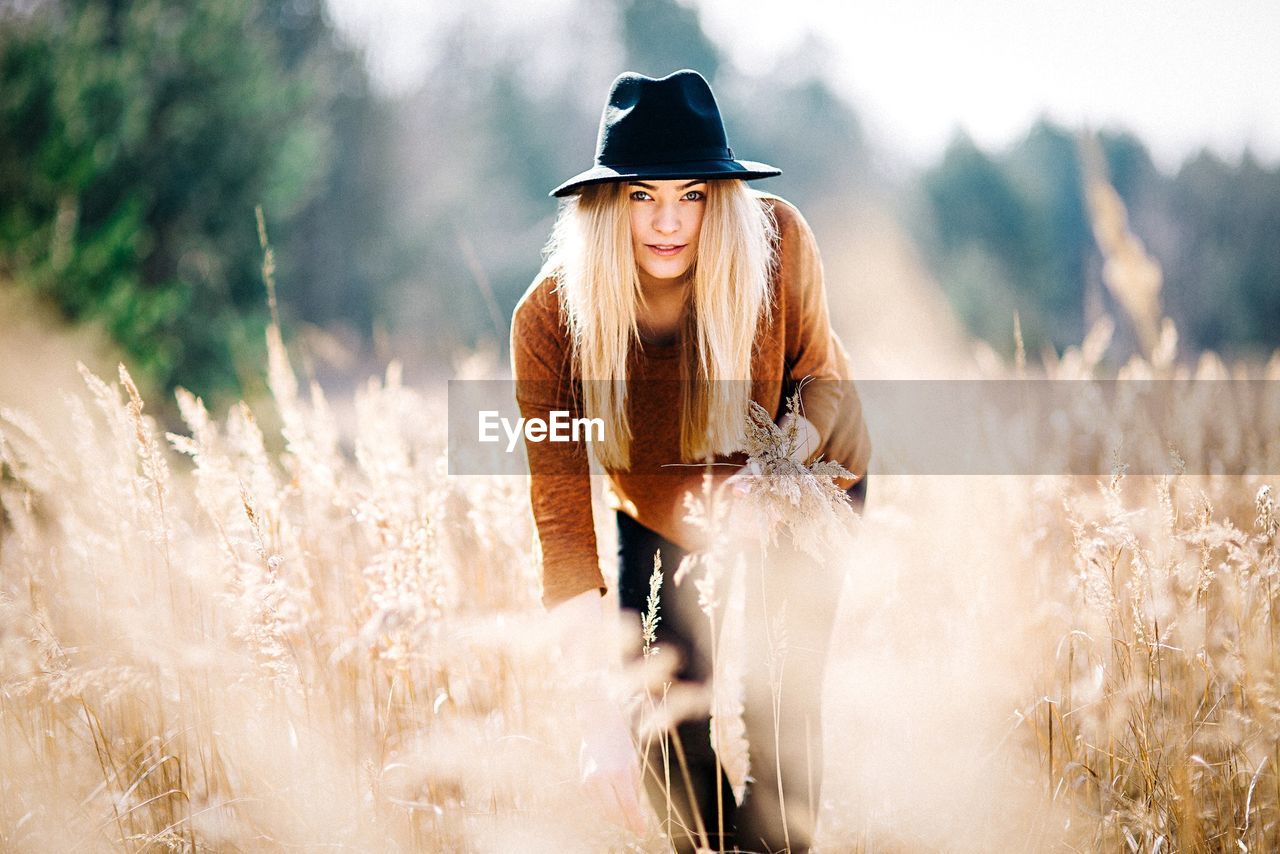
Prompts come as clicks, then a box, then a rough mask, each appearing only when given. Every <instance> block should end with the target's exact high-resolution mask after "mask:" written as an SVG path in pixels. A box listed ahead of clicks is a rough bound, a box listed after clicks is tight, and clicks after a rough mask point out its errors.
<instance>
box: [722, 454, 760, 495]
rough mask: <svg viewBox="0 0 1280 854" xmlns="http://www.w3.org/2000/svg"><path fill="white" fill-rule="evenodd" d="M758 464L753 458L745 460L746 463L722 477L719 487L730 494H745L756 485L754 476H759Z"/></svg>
mask: <svg viewBox="0 0 1280 854" xmlns="http://www.w3.org/2000/svg"><path fill="white" fill-rule="evenodd" d="M761 474H762V472H761V471H760V464H759V463H757V462H756V461H755V460H747V464H746V465H745V466H743V467H742V468H740V469H738V470H737V471H735V472H734V473H733V474H731V475H729V476H728V477H727V478H725V479H724V483H723V484H721V488H722V489H724V490H726V491H727V492H728V493H729V494H730V495H746V494H748V493H749V492H751V491H752V490H753V489H754V488H755V486H756V478H758V477H760V475H761Z"/></svg>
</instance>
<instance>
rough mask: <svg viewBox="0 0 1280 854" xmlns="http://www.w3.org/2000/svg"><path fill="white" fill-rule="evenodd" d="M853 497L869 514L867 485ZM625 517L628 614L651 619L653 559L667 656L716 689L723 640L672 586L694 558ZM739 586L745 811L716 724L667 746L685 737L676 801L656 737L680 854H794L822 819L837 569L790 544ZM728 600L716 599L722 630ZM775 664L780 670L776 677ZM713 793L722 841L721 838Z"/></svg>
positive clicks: (689, 723)
mask: <svg viewBox="0 0 1280 854" xmlns="http://www.w3.org/2000/svg"><path fill="white" fill-rule="evenodd" d="M848 496H849V500H850V502H851V503H852V504H853V506H854V509H855V510H856V511H858V512H859V513H861V512H862V508H863V506H864V503H865V500H866V478H865V477H864V478H863V479H862V480H860V481H859V482H858V483H857V484H855V485H854V486H853V487H851V488H850V489H849V491H848ZM617 515H618V559H619V573H618V596H619V602H620V604H621V606H622V607H623V608H628V609H631V610H634V611H637V612H640V613H643V612H644V610H645V608H646V599H647V597H648V595H649V577H650V575H651V574H652V572H653V556H654V552H660V553H661V558H662V573H663V581H662V591H661V594H660V607H659V611H658V616H659V620H658V625H657V629H656V645H657V646H658V647H659V649H660V650H663V652H662V653H660V654H666V655H673V654H674V655H676V656H678V657H679V660H680V662H681V663H680V666H679V668H678V669H677V671H676V674H675V678H677V679H679V680H685V681H689V682H694V683H704V684H706V685H707V686H708V687H710V682H711V676H712V667H711V663H712V658H711V650H712V646H713V644H714V642H715V639H714V638H713V637H712V636H711V623H710V620H709V619H708V618H707V615H706V614H705V613H703V612H702V611H701V610H700V609H699V608H698V592H697V590H696V589H695V587H694V584H693V578H692V575H691V576H690V577H688V578H686V579H684V580H683V581H682V582H681V584H680V586H679V587H677V586H676V585H675V584H674V583H673V581H672V579H673V577H674V576H675V573H676V570H677V568H678V567H679V566H680V561H681V560H682V559H683V558H684V556H685V554H686V552H685V551H684V550H683V549H681V548H680V547H679V546H677V545H676V544H674V543H672V542H670V541H669V540H667V539H665V538H663V537H662V536H660V535H659V534H657V533H655V532H654V531H652V530H650V529H649V528H647V527H645V526H643V525H641V524H640V523H639V522H637V521H635V520H634V519H632V518H631V517H630V516H628V515H626V514H625V513H622V512H620V511H619V512H618V514H617ZM699 571H700V570H697V569H695V570H694V573H695V574H696V573H697V572H699ZM743 580H744V581H745V584H746V613H745V617H746V631H745V633H744V634H745V638H744V640H745V642H746V645H747V649H746V679H745V682H746V697H745V704H744V705H745V711H744V714H743V719H744V724H745V726H746V734H747V740H748V742H749V744H750V753H749V762H750V769H749V775H750V776H749V782H748V785H747V789H746V796H745V798H744V799H743V803H742V805H741V806H740V807H739V806H738V805H737V803H736V802H735V800H734V797H733V790H732V787H731V786H730V783H729V780H728V778H727V777H726V776H725V774H724V772H723V771H722V770H720V769H718V768H717V766H716V755H715V751H714V749H713V748H712V746H711V740H710V737H709V736H710V716H709V715H701V716H697V717H695V718H693V719H690V720H685V721H683V722H681V723H680V724H678V725H677V726H676V727H675V728H674V729H673V730H671V731H669V732H668V739H669V740H670V741H674V740H675V739H679V741H680V745H681V747H682V748H683V753H684V764H685V766H686V767H687V769H688V773H689V778H690V783H691V787H688V786H686V785H685V784H684V776H683V773H682V770H681V768H680V761H679V759H678V758H677V755H678V754H677V751H676V749H675V746H674V745H671V746H670V748H669V749H668V759H667V768H668V769H669V778H670V787H669V791H668V786H667V785H666V777H667V776H668V774H667V773H666V772H665V771H664V766H663V755H662V745H661V743H660V741H659V739H657V738H654V739H653V741H652V743H651V746H650V748H649V752H648V757H647V764H648V769H647V770H646V771H645V775H644V777H645V779H644V782H645V790H646V793H647V795H648V798H649V802H650V804H652V806H653V808H654V810H655V811H656V813H657V815H658V817H659V818H660V819H661V820H662V822H663V829H664V831H667V832H668V834H669V836H670V838H671V840H672V842H673V843H674V844H675V850H676V851H678V852H686V851H687V852H692V851H694V850H696V849H697V847H698V846H699V845H700V844H706V845H709V847H710V848H711V849H712V850H717V851H719V850H723V851H734V850H741V851H768V852H775V851H781V850H783V849H784V848H786V847H788V845H789V847H790V850H791V851H792V852H802V851H808V850H809V846H810V844H811V841H812V837H813V831H814V825H815V824H816V821H817V815H818V805H819V803H820V800H819V798H820V794H821V788H822V718H821V709H822V674H823V669H824V667H825V665H826V660H827V648H828V645H829V642H830V638H831V627H832V623H833V621H834V618H835V610H836V606H837V605H838V603H839V595H840V585H841V577H840V574H839V570H838V568H837V567H836V566H824V565H821V564H819V563H817V562H815V561H814V560H813V559H812V558H810V557H808V556H807V555H804V554H802V553H801V552H799V551H798V550H797V549H796V548H795V546H794V545H793V544H790V543H783V544H781V545H780V546H779V547H777V548H776V549H772V550H770V552H769V554H768V555H767V556H764V555H762V560H761V561H754V562H753V561H748V565H747V566H746V570H745V576H744V579H743ZM727 593H728V591H727V590H722V591H721V593H720V598H721V600H722V604H721V607H720V608H719V610H718V611H717V615H716V619H717V625H716V631H717V632H718V631H719V623H720V622H722V621H723V616H724V607H723V598H724V596H725V595H727ZM784 601H785V603H786V604H785V608H784V607H783V603H784ZM780 615H781V618H780ZM771 655H772V656H773V658H774V661H775V668H774V671H773V674H772V677H771V673H770V666H769V662H770V657H771ZM778 665H780V666H778ZM775 687H776V688H777V689H778V690H777V691H776V692H775ZM775 744H776V747H775ZM779 775H780V776H781V778H782V785H781V791H780V790H779V786H778V777H779ZM717 785H718V786H719V788H720V815H723V827H724V834H723V836H721V835H720V833H719V827H720V819H719V816H718V814H717V797H716V787H717ZM784 802H785V813H786V822H785V830H784V822H783V812H784V810H783V804H784ZM668 805H670V811H669V810H668ZM695 810H696V812H697V814H698V815H699V816H701V819H702V825H703V827H704V828H705V831H706V834H707V838H706V840H705V841H703V840H701V839H700V838H699V834H698V829H697V828H698V824H697V819H696V818H695V816H694V812H695ZM735 846H736V849H735Z"/></svg>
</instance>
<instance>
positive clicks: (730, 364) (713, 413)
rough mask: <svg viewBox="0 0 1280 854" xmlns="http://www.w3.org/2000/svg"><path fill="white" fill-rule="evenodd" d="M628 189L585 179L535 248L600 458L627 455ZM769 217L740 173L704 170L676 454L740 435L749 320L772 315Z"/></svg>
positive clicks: (732, 444)
mask: <svg viewBox="0 0 1280 854" xmlns="http://www.w3.org/2000/svg"><path fill="white" fill-rule="evenodd" d="M629 196H630V188H629V187H628V186H627V184H626V182H623V181H616V182H609V183H604V184H594V185H587V186H586V187H584V188H583V189H582V190H581V192H580V193H579V194H576V195H573V196H570V197H568V198H567V199H566V200H565V201H564V202H563V203H562V204H561V207H560V211H559V213H558V215H557V217H556V222H555V226H554V227H553V228H552V232H551V237H550V238H549V240H548V241H547V244H546V247H545V248H544V249H543V256H544V258H545V261H544V263H543V269H542V275H548V274H550V275H554V276H555V277H556V279H557V287H558V288H559V291H560V309H561V317H562V320H563V321H564V323H565V325H566V327H567V329H568V330H569V336H570V340H571V342H572V364H573V367H574V369H575V370H576V371H577V374H578V379H580V380H581V381H582V414H583V415H584V416H585V417H587V418H600V419H601V420H602V421H603V422H604V427H605V429H604V441H603V442H596V443H593V445H592V447H593V448H595V453H596V458H597V459H598V460H599V461H600V463H601V465H602V466H604V467H605V468H610V469H621V470H627V469H629V468H630V466H631V440H632V434H631V427H630V424H629V421H628V418H627V377H628V365H629V363H630V359H631V356H632V352H633V348H635V347H637V346H638V345H639V344H640V333H639V329H638V327H637V325H636V317H637V309H638V306H639V304H640V302H641V299H642V291H641V286H640V277H639V273H638V272H637V269H636V258H635V253H634V251H633V246H632V242H631V220H630V212H629ZM777 234H778V226H777V222H776V220H775V219H774V217H773V215H772V208H771V206H769V205H766V204H764V203H763V201H762V199H761V197H760V195H759V194H758V193H756V192H754V191H753V190H751V189H750V188H749V187H748V186H747V184H746V182H745V181H743V180H740V179H736V178H731V179H715V180H709V181H707V198H706V209H705V211H704V213H703V219H702V226H701V231H700V234H699V238H698V249H697V255H696V257H695V258H694V261H693V264H692V271H691V276H692V305H691V310H690V311H689V312H687V313H686V317H685V322H684V327H683V330H682V333H681V335H682V342H683V347H682V349H681V353H680V376H681V378H682V380H683V381H682V382H681V384H680V387H681V389H682V391H681V403H682V414H683V417H682V418H681V420H680V453H681V456H682V459H683V461H685V462H700V461H702V460H705V459H707V458H709V457H711V456H714V455H716V454H730V453H733V452H734V451H736V450H738V449H739V448H740V447H741V446H742V438H743V426H744V424H745V420H746V415H747V401H748V400H749V399H750V395H751V357H752V353H753V351H754V345H755V338H756V331H757V329H758V328H759V323H760V321H761V319H762V318H763V319H764V320H765V321H766V322H767V321H768V319H769V318H771V317H772V313H773V304H772V302H773V299H774V295H773V294H772V292H771V290H770V282H771V280H772V278H773V274H774V272H775V270H776V265H777V263H778V261H777V252H776V239H777Z"/></svg>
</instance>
